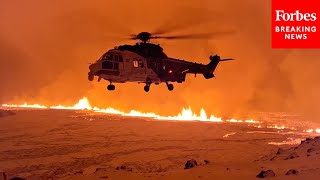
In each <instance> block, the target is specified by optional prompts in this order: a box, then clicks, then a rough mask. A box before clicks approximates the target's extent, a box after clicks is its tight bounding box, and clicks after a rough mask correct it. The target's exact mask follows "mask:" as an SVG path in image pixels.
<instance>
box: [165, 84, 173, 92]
mask: <svg viewBox="0 0 320 180" xmlns="http://www.w3.org/2000/svg"><path fill="white" fill-rule="evenodd" d="M166 84H167V87H168V90H169V91H172V90H173V89H174V86H173V84H169V83H168V82H166Z"/></svg>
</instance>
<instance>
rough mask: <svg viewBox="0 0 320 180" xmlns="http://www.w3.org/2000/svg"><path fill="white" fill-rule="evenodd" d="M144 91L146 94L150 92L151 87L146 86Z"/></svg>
mask: <svg viewBox="0 0 320 180" xmlns="http://www.w3.org/2000/svg"><path fill="white" fill-rule="evenodd" d="M143 89H144V91H145V92H149V91H150V84H149V85H147V84H146V85H145V86H144V88H143Z"/></svg>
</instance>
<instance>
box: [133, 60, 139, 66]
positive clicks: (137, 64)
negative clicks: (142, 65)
mask: <svg viewBox="0 0 320 180" xmlns="http://www.w3.org/2000/svg"><path fill="white" fill-rule="evenodd" d="M133 67H136V68H137V67H139V62H138V61H137V60H133Z"/></svg>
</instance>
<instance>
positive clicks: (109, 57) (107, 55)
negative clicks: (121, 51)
mask: <svg viewBox="0 0 320 180" xmlns="http://www.w3.org/2000/svg"><path fill="white" fill-rule="evenodd" d="M112 59H113V54H109V53H107V54H106V55H105V56H104V57H103V58H102V60H112Z"/></svg>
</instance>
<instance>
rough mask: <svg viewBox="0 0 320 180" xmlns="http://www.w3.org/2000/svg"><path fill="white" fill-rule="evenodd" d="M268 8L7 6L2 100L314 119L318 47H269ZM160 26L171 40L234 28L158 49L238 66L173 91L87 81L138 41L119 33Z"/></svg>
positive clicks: (1, 24)
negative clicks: (85, 101) (109, 54)
mask: <svg viewBox="0 0 320 180" xmlns="http://www.w3.org/2000/svg"><path fill="white" fill-rule="evenodd" d="M269 6H270V0H266V1H257V0H239V1H234V0H225V1H218V0H206V1H204V0H188V1H186V2H184V1H181V2H180V1H179V2H173V1H171V0H161V1H147V0H130V1H129V0H119V1H105V0H92V1H85V0H77V1H75V0H69V1H63V0H57V1H42V0H29V1H19V0H2V1H1V2H0V82H1V85H0V103H1V104H2V103H23V102H25V101H27V102H30V103H41V104H45V105H48V106H50V105H55V104H66V105H68V104H69V105H72V104H73V103H74V102H75V101H77V100H78V99H81V97H83V96H86V97H88V98H89V99H90V101H91V103H92V104H93V105H94V106H98V107H116V108H119V109H123V110H131V109H139V110H143V111H145V112H158V113H161V114H168V115H170V114H173V113H176V112H179V111H180V110H181V108H182V107H188V106H189V105H191V106H192V108H193V109H194V110H195V111H197V112H198V111H200V109H201V108H204V109H206V111H207V112H209V113H210V114H215V115H218V116H220V115H224V114H228V115H230V114H231V115H233V116H237V115H238V114H242V113H244V112H246V113H247V112H252V111H256V110H259V111H299V112H305V113H306V114H308V115H312V116H311V117H313V116H314V115H318V114H319V112H318V109H317V106H316V105H317V104H318V102H319V100H320V95H319V94H318V92H319V90H320V80H319V71H318V69H319V67H320V61H319V59H320V51H319V50H316V49H315V50H290V51H289V50H272V49H271V45H270V20H269V17H270V7H269ZM175 27H182V28H175ZM157 28H169V29H173V30H175V31H174V32H172V33H173V34H179V33H197V32H202V33H207V32H211V31H217V30H220V29H235V30H236V33H235V34H233V35H229V36H223V37H215V38H213V39H211V40H193V41H164V40H161V41H160V40H159V41H156V43H161V45H162V47H163V48H164V50H165V52H166V53H167V54H168V55H169V56H172V57H177V58H181V59H186V60H191V61H198V62H201V63H207V62H208V56H209V54H210V52H214V53H219V54H220V55H221V56H222V57H232V58H235V59H237V61H233V62H226V63H223V64H221V65H220V66H219V67H218V69H217V71H216V75H217V79H212V80H205V79H204V78H202V77H201V76H198V77H197V78H194V77H193V76H188V77H187V82H186V83H183V84H177V85H176V86H175V90H174V91H173V92H168V91H167V89H166V86H165V85H164V84H162V85H160V86H152V87H151V90H150V92H149V93H145V92H144V91H143V85H141V84H140V85H139V84H132V83H129V84H121V85H116V86H117V89H116V91H115V92H108V91H107V90H106V85H107V82H106V81H102V82H100V83H98V82H89V81H87V72H88V63H89V62H92V61H95V60H96V59H97V58H98V57H99V56H101V54H102V53H103V52H105V51H106V50H108V49H110V48H113V47H114V46H116V45H119V44H124V43H134V42H132V41H126V40H123V39H122V37H123V36H126V35H129V34H133V33H138V32H140V31H154V30H156V29H157ZM164 107H165V108H164ZM318 117H320V116H318Z"/></svg>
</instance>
